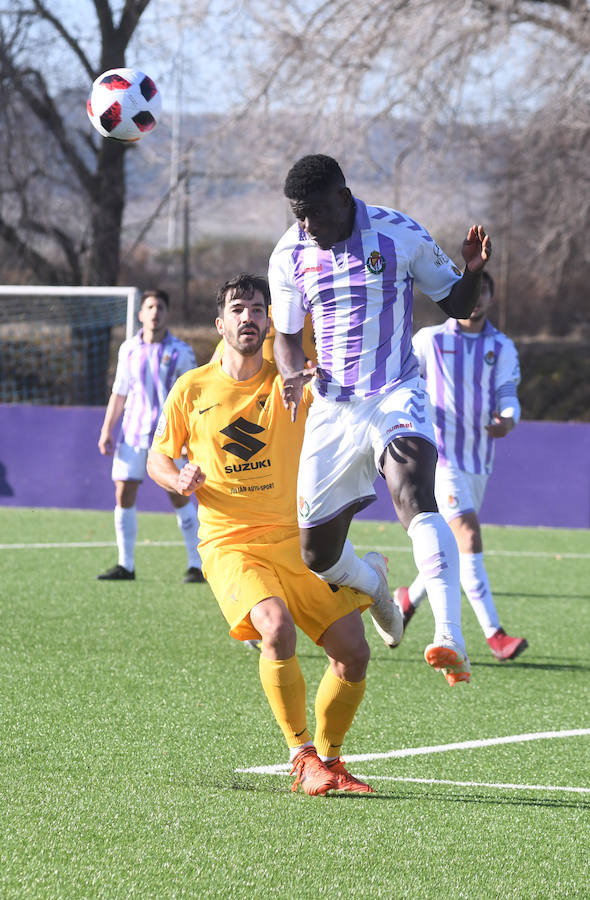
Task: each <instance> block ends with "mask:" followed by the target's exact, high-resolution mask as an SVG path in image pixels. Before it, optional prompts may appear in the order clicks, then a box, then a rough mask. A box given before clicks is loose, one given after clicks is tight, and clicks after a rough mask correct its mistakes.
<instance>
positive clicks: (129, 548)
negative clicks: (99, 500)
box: [115, 506, 137, 572]
mask: <svg viewBox="0 0 590 900" xmlns="http://www.w3.org/2000/svg"><path fill="white" fill-rule="evenodd" d="M115 535H116V537H117V548H118V550H119V565H120V566H123V568H125V569H127V570H128V571H129V572H134V571H135V538H136V537H137V507H136V506H129V507H123V506H115Z"/></svg>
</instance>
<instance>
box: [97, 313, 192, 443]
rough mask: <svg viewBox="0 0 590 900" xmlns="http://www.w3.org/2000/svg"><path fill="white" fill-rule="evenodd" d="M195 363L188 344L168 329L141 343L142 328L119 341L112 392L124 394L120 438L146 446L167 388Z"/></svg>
mask: <svg viewBox="0 0 590 900" xmlns="http://www.w3.org/2000/svg"><path fill="white" fill-rule="evenodd" d="M196 365H197V361H196V359H195V354H194V352H193V350H192V347H189V345H188V344H185V342H184V341H181V340H180V339H179V338H177V337H175V336H174V335H173V334H170V332H169V331H167V332H166V335H165V336H164V340H163V341H161V342H160V343H155V344H146V343H144V341H143V329H141V330H140V331H139V332H138V333H137V334H136V335H134V337H132V338H130V339H129V340H127V341H123V343H122V344H121V347H120V348H119V358H118V360H117V371H116V374H115V381H114V383H113V393H114V394H121V395H122V396H126V397H127V400H126V402H125V411H124V413H123V424H122V428H121V438H122V439H123V440H124V441H125V443H126V444H129V445H130V446H131V447H140V448H142V449H146V448H147V447H149V445H150V443H151V440H152V438H153V436H154V431H155V430H156V425H157V424H158V419H159V417H160V412H161V410H162V406H163V403H164V400H165V399H166V397H167V396H168V393H169V391H170V388H171V387H172V385H173V384H174V382H175V381H176V379H177V378H179V377H180V376H181V375H184V373H185V372H188V371H189V369H194V368H195V367H196ZM121 438H120V439H121Z"/></svg>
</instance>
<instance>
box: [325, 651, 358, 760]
mask: <svg viewBox="0 0 590 900" xmlns="http://www.w3.org/2000/svg"><path fill="white" fill-rule="evenodd" d="M366 684H367V683H366V681H365V679H364V678H363V680H362V681H343V680H342V679H341V678H337V677H336V675H334V673H333V672H332V669H331V668H329V667H328V668H327V669H326V671H325V672H324V677H323V678H322V680H321V682H320V686H319V687H318V692H317V695H316V698H315V720H316V729H315V739H314V744H315V748H316V750H317V752H318V754H319V755H320V756H324V757H333V756H340V748H341V747H342V743H343V741H344V736H345V734H346V732H347V731H348V729H349V728H350V726H351V725H352V720H353V719H354V716H355V713H356V711H357V709H358V708H359V706H360V703H361V700H362V699H363V697H364V694H365V687H366Z"/></svg>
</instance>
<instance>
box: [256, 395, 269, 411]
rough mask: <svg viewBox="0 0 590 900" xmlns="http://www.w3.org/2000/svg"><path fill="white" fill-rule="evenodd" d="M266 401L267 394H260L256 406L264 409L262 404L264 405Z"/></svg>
mask: <svg viewBox="0 0 590 900" xmlns="http://www.w3.org/2000/svg"><path fill="white" fill-rule="evenodd" d="M267 400H268V394H262V396H260V397H259V398H258V406H259V407H260V409H264V404H265V403H266V401H267Z"/></svg>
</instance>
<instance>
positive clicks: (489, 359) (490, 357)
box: [484, 350, 496, 366]
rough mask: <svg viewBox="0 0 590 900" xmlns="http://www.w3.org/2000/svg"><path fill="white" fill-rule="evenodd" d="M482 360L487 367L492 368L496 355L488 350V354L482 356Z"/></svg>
mask: <svg viewBox="0 0 590 900" xmlns="http://www.w3.org/2000/svg"><path fill="white" fill-rule="evenodd" d="M484 360H485V362H486V363H487V364H488V366H493V365H494V363H495V362H496V354H495V353H494V351H493V350H488V352H487V353H486V355H485V356H484Z"/></svg>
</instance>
